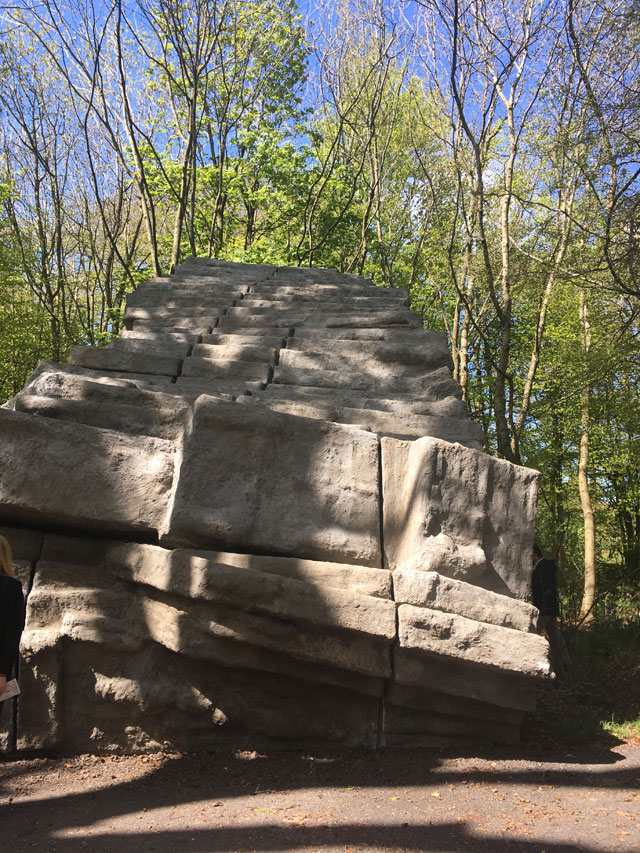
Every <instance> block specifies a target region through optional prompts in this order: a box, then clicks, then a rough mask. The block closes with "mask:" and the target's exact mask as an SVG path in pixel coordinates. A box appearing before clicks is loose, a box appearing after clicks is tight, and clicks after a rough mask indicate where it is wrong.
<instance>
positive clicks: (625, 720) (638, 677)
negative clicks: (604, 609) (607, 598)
mask: <svg viewBox="0 0 640 853" xmlns="http://www.w3.org/2000/svg"><path fill="white" fill-rule="evenodd" d="M564 634H565V640H566V642H567V646H568V648H569V653H570V655H571V658H572V661H573V667H572V670H571V672H570V674H569V675H568V676H567V677H566V678H558V679H556V680H555V681H553V682H550V683H547V684H546V685H544V686H543V687H541V689H540V690H539V693H538V708H537V711H536V713H535V714H534V715H533V716H532V718H531V719H530V720H529V724H528V726H527V731H528V732H529V736H530V737H531V736H533V737H539V736H540V735H543V736H544V737H545V738H546V739H551V740H560V741H563V742H576V741H578V742H589V743H591V744H593V743H594V742H597V741H598V740H608V741H610V740H611V738H612V737H614V738H617V739H619V740H635V739H640V618H638V619H635V620H629V621H626V622H621V621H606V622H605V621H600V622H594V623H593V624H592V625H591V626H590V627H589V628H584V627H582V628H568V629H566V630H565V632H564Z"/></svg>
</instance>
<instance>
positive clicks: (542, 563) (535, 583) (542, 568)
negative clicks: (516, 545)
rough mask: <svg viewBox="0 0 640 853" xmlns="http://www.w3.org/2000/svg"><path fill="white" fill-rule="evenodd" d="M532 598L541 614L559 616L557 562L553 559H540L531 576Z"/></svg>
mask: <svg viewBox="0 0 640 853" xmlns="http://www.w3.org/2000/svg"><path fill="white" fill-rule="evenodd" d="M531 598H532V601H533V606H534V607H537V608H538V610H539V611H540V615H541V616H559V615H560V604H559V602H558V583H557V580H556V564H555V563H554V562H553V560H542V559H541V560H538V562H537V563H536V565H535V568H534V570H533V575H532V577H531Z"/></svg>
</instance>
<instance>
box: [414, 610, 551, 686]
mask: <svg viewBox="0 0 640 853" xmlns="http://www.w3.org/2000/svg"><path fill="white" fill-rule="evenodd" d="M398 626H399V627H398V638H399V643H400V647H401V648H403V649H414V650H415V649H418V650H420V651H423V652H427V653H432V654H437V655H439V656H442V657H445V658H460V659H461V660H465V661H468V662H469V663H474V664H479V665H483V666H491V667H495V668H496V669H500V670H504V671H507V672H509V671H511V669H512V667H513V660H514V658H516V659H517V660H518V669H519V671H520V672H521V673H522V674H523V675H531V676H538V675H548V674H549V672H550V665H549V660H548V655H547V642H546V640H545V639H544V637H541V636H540V635H539V634H528V633H526V632H525V631H517V630H513V629H512V628H502V627H499V626H497V625H491V624H488V623H486V622H476V621H474V620H472V619H467V618H465V617H464V616H458V615H456V614H455V613H441V612H439V611H437V610H430V609H428V608H426V607H414V606H413V605H411V604H402V605H400V607H399V608H398Z"/></svg>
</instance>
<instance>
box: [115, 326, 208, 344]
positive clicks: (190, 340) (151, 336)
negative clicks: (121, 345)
mask: <svg viewBox="0 0 640 853" xmlns="http://www.w3.org/2000/svg"><path fill="white" fill-rule="evenodd" d="M116 340H132V341H148V342H149V343H150V344H151V345H152V346H153V345H154V344H163V343H169V344H171V343H173V342H176V343H179V344H197V343H200V340H201V335H193V334H191V333H189V332H151V331H143V330H142V329H138V330H137V331H135V330H133V329H123V330H122V332H120V337H119V338H117V339H116Z"/></svg>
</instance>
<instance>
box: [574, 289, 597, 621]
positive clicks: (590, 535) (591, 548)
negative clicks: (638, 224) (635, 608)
mask: <svg viewBox="0 0 640 853" xmlns="http://www.w3.org/2000/svg"><path fill="white" fill-rule="evenodd" d="M580 331H581V338H582V351H583V354H584V360H585V365H584V374H585V375H584V381H583V384H582V398H581V412H580V429H581V436H580V458H579V463H578V489H579V492H580V507H581V509H582V517H583V519H584V591H583V595H582V604H581V606H580V618H581V620H582V622H583V624H585V625H588V624H589V623H590V622H592V621H593V605H594V602H595V597H596V540H595V523H594V517H593V507H592V505H591V494H590V492H589V476H588V472H589V428H590V411H589V402H590V397H591V385H590V382H589V379H588V363H587V358H588V354H589V350H590V348H591V329H590V327H589V312H588V307H587V300H586V297H585V295H584V291H582V292H581V293H580Z"/></svg>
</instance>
